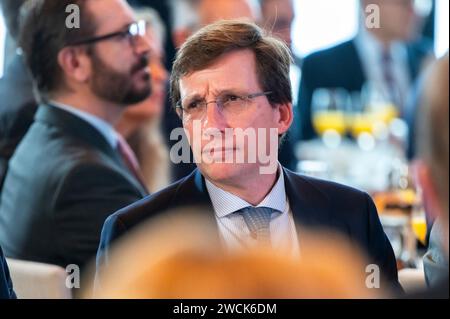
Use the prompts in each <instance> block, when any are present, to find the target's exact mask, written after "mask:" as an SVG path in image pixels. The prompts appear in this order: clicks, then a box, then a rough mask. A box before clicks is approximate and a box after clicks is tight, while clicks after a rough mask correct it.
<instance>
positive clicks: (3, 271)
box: [0, 247, 16, 300]
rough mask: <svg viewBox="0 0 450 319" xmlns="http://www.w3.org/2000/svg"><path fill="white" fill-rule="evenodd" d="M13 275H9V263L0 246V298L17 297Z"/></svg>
mask: <svg viewBox="0 0 450 319" xmlns="http://www.w3.org/2000/svg"><path fill="white" fill-rule="evenodd" d="M15 298H16V294H15V293H14V290H13V284H12V281H11V276H10V275H9V270H8V264H7V263H6V259H5V256H4V255H3V250H2V248H1V247H0V300H1V299H15Z"/></svg>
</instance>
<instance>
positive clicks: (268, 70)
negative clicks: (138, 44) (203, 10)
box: [170, 20, 292, 107]
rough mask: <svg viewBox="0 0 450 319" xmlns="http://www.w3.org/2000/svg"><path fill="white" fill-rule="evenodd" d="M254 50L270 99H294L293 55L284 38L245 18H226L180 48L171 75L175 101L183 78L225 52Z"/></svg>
mask: <svg viewBox="0 0 450 319" xmlns="http://www.w3.org/2000/svg"><path fill="white" fill-rule="evenodd" d="M245 49H249V50H252V51H253V52H254V54H255V62H256V72H257V76H258V80H259V84H260V85H261V88H262V90H263V91H270V92H272V93H271V94H270V95H268V99H269V102H270V103H271V104H272V105H274V104H284V103H291V102H292V92H291V82H290V78H289V69H290V65H291V62H292V56H291V53H290V50H289V48H288V47H287V46H286V44H284V43H283V42H282V41H281V40H278V39H276V38H274V37H272V36H268V35H266V34H265V33H264V31H263V30H262V29H261V28H260V27H258V26H257V25H256V24H254V23H251V22H247V21H244V20H223V21H219V22H216V23H213V24H210V25H208V26H206V27H204V28H202V29H200V30H199V31H198V32H197V33H195V34H194V35H193V36H191V37H190V38H189V39H188V40H187V41H186V43H185V44H184V45H183V46H182V47H181V48H180V50H179V51H178V53H177V55H176V58H175V62H174V64H173V69H172V74H171V78H170V93H171V98H172V105H173V106H174V107H175V106H176V104H177V103H178V102H179V100H180V88H179V84H180V83H179V81H180V78H181V77H183V76H186V75H188V74H190V73H192V72H195V71H199V70H202V69H205V68H207V67H208V66H210V65H211V64H212V63H214V62H215V61H216V60H217V59H218V58H220V57H221V56H222V55H223V54H224V53H228V52H231V51H235V50H245Z"/></svg>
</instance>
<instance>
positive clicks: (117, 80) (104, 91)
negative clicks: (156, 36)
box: [88, 0, 151, 106]
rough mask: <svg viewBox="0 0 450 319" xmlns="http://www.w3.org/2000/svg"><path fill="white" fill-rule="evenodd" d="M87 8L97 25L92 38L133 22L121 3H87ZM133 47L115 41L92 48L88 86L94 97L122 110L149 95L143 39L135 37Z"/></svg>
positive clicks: (146, 49)
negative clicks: (121, 107)
mask: <svg viewBox="0 0 450 319" xmlns="http://www.w3.org/2000/svg"><path fill="white" fill-rule="evenodd" d="M88 8H89V10H90V12H92V14H93V15H94V16H95V21H96V23H97V30H96V33H95V35H94V36H101V35H105V34H109V33H113V32H117V31H122V30H124V29H126V28H127V26H128V25H129V24H130V23H132V22H134V21H135V19H134V15H133V12H132V10H131V8H130V7H129V6H128V5H127V4H126V3H125V2H124V1H123V0H97V1H89V7H88ZM134 43H135V44H134V45H132V43H131V42H130V39H129V38H128V37H114V38H111V39H109V40H106V41H101V42H98V43H95V44H94V45H93V50H92V55H91V62H92V75H91V78H90V81H89V85H90V88H91V91H92V92H93V93H94V94H95V95H97V96H98V97H100V98H102V99H105V100H107V101H110V102H113V103H116V104H119V105H123V106H127V105H130V104H134V103H138V102H140V101H143V100H144V99H145V98H147V97H148V96H149V95H150V93H151V82H150V69H149V67H148V65H149V63H148V53H149V44H148V43H147V42H146V40H145V38H143V37H137V38H136V39H135V41H134Z"/></svg>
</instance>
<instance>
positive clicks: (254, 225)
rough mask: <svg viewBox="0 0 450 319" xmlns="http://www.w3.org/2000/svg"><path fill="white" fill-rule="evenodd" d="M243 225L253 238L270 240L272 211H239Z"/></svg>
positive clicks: (249, 209)
mask: <svg viewBox="0 0 450 319" xmlns="http://www.w3.org/2000/svg"><path fill="white" fill-rule="evenodd" d="M241 212H242V216H243V217H244V220H245V223H246V224H247V226H248V228H249V230H250V232H251V234H252V236H253V237H256V238H257V239H258V241H259V240H263V241H264V240H270V220H271V216H272V213H273V209H272V208H269V207H246V208H244V209H242V210H241Z"/></svg>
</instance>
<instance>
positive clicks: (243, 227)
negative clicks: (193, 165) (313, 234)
mask: <svg viewBox="0 0 450 319" xmlns="http://www.w3.org/2000/svg"><path fill="white" fill-rule="evenodd" d="M205 181H206V188H207V190H208V193H209V196H210V198H211V201H212V205H213V208H214V212H215V214H216V221H217V224H218V227H219V234H220V237H221V239H222V241H223V242H224V243H225V246H226V247H227V248H228V249H230V250H236V249H242V248H249V247H255V246H256V245H257V244H258V242H257V240H256V239H254V238H253V237H252V236H251V234H250V230H249V228H248V227H247V224H246V223H245V220H244V217H243V216H242V214H240V213H236V212H237V211H239V210H241V209H243V208H245V207H249V206H253V205H251V204H250V203H248V202H246V201H245V200H243V199H241V198H239V197H238V196H236V195H233V194H231V193H229V192H227V191H224V190H223V189H221V188H219V187H217V186H215V185H214V184H213V183H211V182H210V181H208V180H207V179H205ZM256 207H269V208H272V209H273V210H274V211H275V212H273V213H272V216H271V221H270V239H271V244H272V247H273V248H275V249H276V250H285V251H286V252H287V253H289V254H292V255H294V256H298V253H299V244H298V239H297V238H298V237H297V230H296V227H295V223H294V218H293V216H292V211H291V209H290V206H289V200H288V198H287V195H286V191H285V185H284V174H283V170H282V169H281V166H280V168H279V177H278V180H277V182H276V183H275V185H274V186H273V188H272V190H271V191H270V192H269V194H267V196H266V197H265V198H264V199H263V200H262V201H261V203H259V204H258V205H257V206H256Z"/></svg>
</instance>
